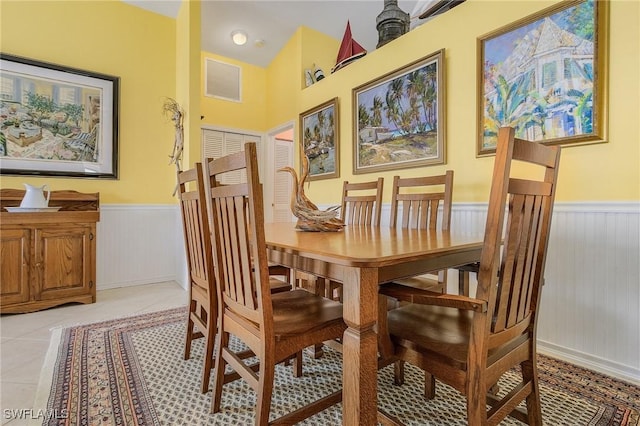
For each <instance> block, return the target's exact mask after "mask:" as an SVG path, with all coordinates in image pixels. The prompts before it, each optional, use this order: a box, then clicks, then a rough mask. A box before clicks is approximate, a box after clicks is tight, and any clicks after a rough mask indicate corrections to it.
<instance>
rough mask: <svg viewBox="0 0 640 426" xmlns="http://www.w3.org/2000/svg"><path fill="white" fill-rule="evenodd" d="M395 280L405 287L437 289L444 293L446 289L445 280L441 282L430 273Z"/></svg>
mask: <svg viewBox="0 0 640 426" xmlns="http://www.w3.org/2000/svg"><path fill="white" fill-rule="evenodd" d="M393 282H394V283H396V284H400V285H403V286H405V287H412V288H419V289H422V290H429V291H436V292H439V293H442V292H443V291H444V290H445V289H444V283H443V282H440V281H438V279H437V278H435V279H434V278H432V277H430V276H428V275H418V276H415V277H410V278H404V279H401V280H394V281H393Z"/></svg>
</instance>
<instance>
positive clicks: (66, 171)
mask: <svg viewBox="0 0 640 426" xmlns="http://www.w3.org/2000/svg"><path fill="white" fill-rule="evenodd" d="M0 83H1V84H0V87H1V89H0V173H1V174H3V175H5V174H6V175H38V176H68V177H92V178H104V179H117V177H118V91H119V78H118V77H113V76H108V75H104V74H98V73H94V72H89V71H83V70H79V69H74V68H68V67H64V66H61V65H55V64H50V63H44V62H39V61H35V60H31V59H27V58H20V57H16V56H12V55H6V54H0Z"/></svg>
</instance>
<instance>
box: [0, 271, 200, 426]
mask: <svg viewBox="0 0 640 426" xmlns="http://www.w3.org/2000/svg"><path fill="white" fill-rule="evenodd" d="M187 298H188V293H187V292H186V291H185V290H184V289H183V288H182V287H180V285H178V284H177V283H176V282H173V281H171V282H163V283H157V284H148V285H141V286H134V287H123V288H117V289H111V290H102V291H98V294H97V301H96V303H92V304H88V305H83V304H69V305H63V306H59V307H57V308H52V309H46V310H43V311H39V312H33V313H28V314H6V315H2V316H1V317H0V336H1V337H2V340H1V343H0V365H1V368H2V370H1V373H0V374H1V380H0V407H1V408H2V410H1V412H2V414H1V416H2V425H5V424H10V425H11V426H20V425H24V424H27V419H24V418H23V419H15V418H13V417H14V416H13V415H12V413H13V411H12V410H19V409H31V408H33V400H34V398H35V394H36V388H37V385H38V380H39V378H40V370H41V368H42V363H43V362H44V358H45V355H46V353H47V349H48V348H49V340H50V334H51V332H50V330H51V329H52V328H57V327H65V326H70V325H73V324H82V323H89V322H96V321H103V320H108V319H112V318H118V317H122V316H126V315H134V314H139V313H144V312H153V311H159V310H163V309H169V308H174V307H178V306H186V304H187Z"/></svg>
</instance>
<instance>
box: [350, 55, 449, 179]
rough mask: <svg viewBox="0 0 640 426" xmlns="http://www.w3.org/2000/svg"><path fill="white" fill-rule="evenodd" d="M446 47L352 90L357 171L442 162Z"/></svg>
mask: <svg viewBox="0 0 640 426" xmlns="http://www.w3.org/2000/svg"><path fill="white" fill-rule="evenodd" d="M443 75H444V49H442V50H439V51H437V52H435V53H433V54H431V55H429V56H426V57H424V58H422V59H420V60H418V61H416V62H413V63H411V64H409V65H407V66H405V67H402V68H400V69H397V70H395V71H392V72H390V73H388V74H386V75H384V76H382V77H380V78H377V79H375V80H373V81H370V82H368V83H366V84H364V85H362V86H359V87H356V88H355V89H353V91H352V95H353V129H354V134H353V140H354V144H353V173H354V174H360V173H371V172H377V171H381V170H394V169H402V168H408V167H419V166H426V165H433V164H442V163H444V161H445V151H444V148H445V147H444V140H445V138H444V129H445V126H444V99H445V98H444V95H445V94H444V81H443Z"/></svg>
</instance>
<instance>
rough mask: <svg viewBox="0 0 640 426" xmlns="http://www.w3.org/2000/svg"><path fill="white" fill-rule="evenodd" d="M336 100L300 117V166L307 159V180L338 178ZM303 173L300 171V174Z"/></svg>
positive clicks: (329, 101)
mask: <svg viewBox="0 0 640 426" xmlns="http://www.w3.org/2000/svg"><path fill="white" fill-rule="evenodd" d="M338 129H339V126H338V98H333V99H330V100H328V101H327V102H324V103H322V104H321V105H318V106H316V107H314V108H311V109H309V110H307V111H305V112H303V113H302V114H300V140H301V141H302V146H301V149H300V158H301V161H300V164H303V162H302V156H306V157H307V159H308V160H309V170H308V172H309V175H308V177H307V180H310V181H311V180H320V179H331V178H337V177H339V176H340V167H339V166H340V162H339V154H340V152H339V143H338V141H339V135H338ZM304 172H305V170H302V171H301V176H302V173H304Z"/></svg>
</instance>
